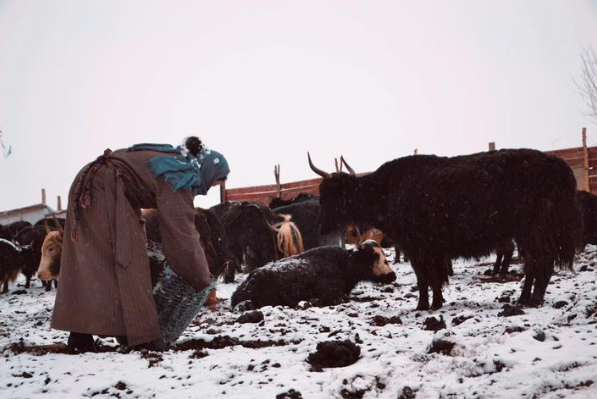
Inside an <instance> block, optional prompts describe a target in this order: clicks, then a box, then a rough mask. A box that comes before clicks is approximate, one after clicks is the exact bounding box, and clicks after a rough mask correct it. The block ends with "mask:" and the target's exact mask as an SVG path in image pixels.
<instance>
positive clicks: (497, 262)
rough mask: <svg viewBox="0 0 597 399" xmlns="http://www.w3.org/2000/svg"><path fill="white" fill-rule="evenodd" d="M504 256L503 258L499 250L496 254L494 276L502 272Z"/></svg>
mask: <svg viewBox="0 0 597 399" xmlns="http://www.w3.org/2000/svg"><path fill="white" fill-rule="evenodd" d="M502 258H503V255H502V254H501V253H499V252H498V253H497V254H496V258H495V264H494V265H493V272H492V273H491V274H493V275H494V276H495V275H496V274H498V273H499V272H500V269H501V266H502Z"/></svg>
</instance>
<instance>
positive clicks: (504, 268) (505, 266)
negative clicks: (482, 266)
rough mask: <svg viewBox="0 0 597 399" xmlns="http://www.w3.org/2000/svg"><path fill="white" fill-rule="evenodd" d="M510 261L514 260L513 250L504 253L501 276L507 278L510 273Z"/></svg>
mask: <svg viewBox="0 0 597 399" xmlns="http://www.w3.org/2000/svg"><path fill="white" fill-rule="evenodd" d="M510 261H512V252H506V254H505V255H504V259H503V260H502V267H501V268H500V277H502V278H505V277H506V275H507V274H508V268H509V267H510ZM493 272H494V273H493V274H495V270H494V271H493Z"/></svg>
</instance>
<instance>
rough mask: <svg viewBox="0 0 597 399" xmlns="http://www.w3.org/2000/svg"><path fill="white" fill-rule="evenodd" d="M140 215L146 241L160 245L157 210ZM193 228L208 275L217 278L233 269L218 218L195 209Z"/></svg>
mask: <svg viewBox="0 0 597 399" xmlns="http://www.w3.org/2000/svg"><path fill="white" fill-rule="evenodd" d="M142 213H143V218H144V219H145V231H146V233H147V239H148V240H150V241H153V242H157V243H161V242H162V238H161V234H160V224H159V213H158V210H157V209H144V210H143V211H142ZM195 228H196V229H197V231H198V232H199V239H200V240H201V246H202V247H203V251H204V252H205V258H206V259H207V264H208V265H209V271H210V273H211V274H212V275H213V276H216V277H217V276H219V275H220V274H222V272H224V271H226V270H227V268H229V267H233V268H234V267H235V262H236V260H235V259H234V258H233V256H232V254H231V253H230V251H229V250H228V240H227V238H226V234H225V232H224V228H223V226H222V224H221V223H220V220H219V219H218V217H217V216H216V215H215V214H214V213H213V212H212V211H210V210H208V209H202V208H195Z"/></svg>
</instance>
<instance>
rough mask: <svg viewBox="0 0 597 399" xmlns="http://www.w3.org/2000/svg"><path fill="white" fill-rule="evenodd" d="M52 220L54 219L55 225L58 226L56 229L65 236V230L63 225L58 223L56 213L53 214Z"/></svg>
mask: <svg viewBox="0 0 597 399" xmlns="http://www.w3.org/2000/svg"><path fill="white" fill-rule="evenodd" d="M52 218H53V219H54V224H55V225H56V228H57V229H58V231H59V232H60V234H64V228H63V227H62V225H61V224H60V222H59V221H58V218H57V217H56V214H55V213H52Z"/></svg>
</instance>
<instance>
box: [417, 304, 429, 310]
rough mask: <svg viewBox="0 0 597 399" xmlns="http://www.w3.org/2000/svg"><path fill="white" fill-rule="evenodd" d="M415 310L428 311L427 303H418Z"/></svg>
mask: <svg viewBox="0 0 597 399" xmlns="http://www.w3.org/2000/svg"><path fill="white" fill-rule="evenodd" d="M415 310H429V302H427V303H424V302H419V304H418V305H417V308H416V309H415Z"/></svg>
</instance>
